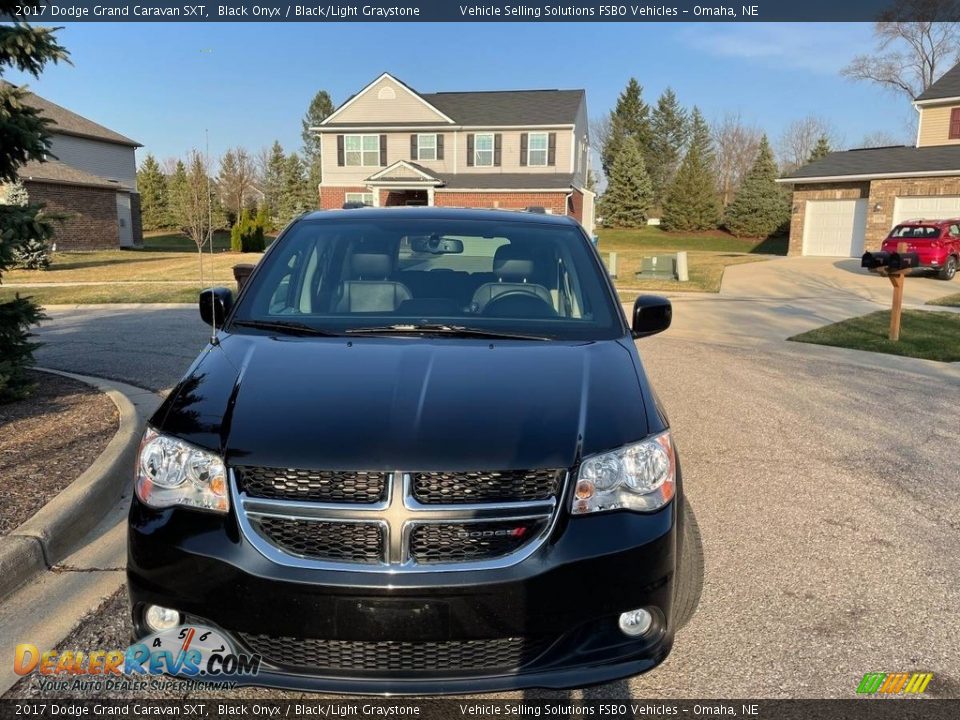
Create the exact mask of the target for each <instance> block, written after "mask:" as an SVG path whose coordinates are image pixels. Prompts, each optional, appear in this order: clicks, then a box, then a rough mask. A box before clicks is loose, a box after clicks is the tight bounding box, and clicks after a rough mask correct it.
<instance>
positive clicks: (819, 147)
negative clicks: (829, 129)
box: [807, 135, 833, 165]
mask: <svg viewBox="0 0 960 720" xmlns="http://www.w3.org/2000/svg"><path fill="white" fill-rule="evenodd" d="M832 152H833V149H832V148H831V147H830V140H829V139H828V138H827V136H826V135H821V136H820V139H819V140H817V144H816V145H815V146H814V148H813V150H811V151H810V157H809V158H808V159H807V164H808V165H809V164H810V163H812V162H816V161H817V160H822V159H823V158H825V157H826V156H827V155H829V154H830V153H832Z"/></svg>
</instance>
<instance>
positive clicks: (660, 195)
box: [646, 88, 690, 208]
mask: <svg viewBox="0 0 960 720" xmlns="http://www.w3.org/2000/svg"><path fill="white" fill-rule="evenodd" d="M689 136H690V123H689V121H688V119H687V111H686V110H684V109H683V108H682V107H681V106H680V103H679V102H678V101H677V96H676V93H674V92H673V90H671V89H670V88H667V89H666V90H664V91H663V94H662V95H661V96H660V99H659V100H658V101H657V106H656V107H655V108H654V109H653V113H651V115H650V152H649V154H648V155H647V157H646V161H647V170H648V172H649V173H650V182H651V183H652V184H653V205H654V207H655V208H661V207H662V206H663V202H664V199H665V198H666V195H667V190H668V189H669V188H670V184H671V183H672V182H673V178H674V176H675V175H676V174H677V169H678V168H679V167H680V161H681V160H682V159H683V154H684V153H683V151H684V148H685V147H686V145H687V140H688V138H689Z"/></svg>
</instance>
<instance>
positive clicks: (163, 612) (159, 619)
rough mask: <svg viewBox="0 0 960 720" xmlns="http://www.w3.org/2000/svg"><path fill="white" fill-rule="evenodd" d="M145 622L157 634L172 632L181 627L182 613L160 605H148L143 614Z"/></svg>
mask: <svg viewBox="0 0 960 720" xmlns="http://www.w3.org/2000/svg"><path fill="white" fill-rule="evenodd" d="M143 621H144V622H145V623H146V624H147V627H148V628H150V630H152V631H153V632H155V633H159V632H163V631H164V630H172V629H173V628H175V627H177V626H178V625H180V613H178V612H177V611H176V610H171V609H170V608H165V607H160V606H159V605H148V606H147V611H146V612H145V613H144V614H143Z"/></svg>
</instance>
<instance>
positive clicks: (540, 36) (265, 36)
mask: <svg viewBox="0 0 960 720" xmlns="http://www.w3.org/2000/svg"><path fill="white" fill-rule="evenodd" d="M60 38H61V41H62V42H63V43H64V44H65V45H66V46H67V48H68V49H69V50H70V52H71V54H72V59H73V63H74V64H73V66H69V65H67V66H59V67H54V68H52V69H50V70H48V71H47V72H46V73H44V75H43V76H42V77H41V79H40V80H39V81H35V82H31V83H30V84H31V86H32V88H33V89H34V90H35V91H36V92H38V93H39V94H40V95H43V96H44V97H47V98H48V99H50V100H52V101H54V102H56V103H59V104H61V105H64V106H66V107H68V108H70V109H71V110H74V111H76V112H79V113H80V114H82V115H85V116H87V117H89V118H91V119H93V120H96V121H97V122H100V123H102V124H104V125H107V126H108V127H111V128H113V129H115V130H117V131H119V132H122V133H124V134H126V135H128V136H130V137H133V138H134V139H136V140H139V141H140V142H142V143H143V144H144V145H145V146H146V147H145V148H144V149H143V150H141V151H139V153H138V158H139V159H142V158H143V157H144V156H145V154H146V152H148V151H149V152H152V153H153V154H154V155H156V156H157V157H158V158H160V159H161V160H163V159H165V158H168V157H172V156H177V155H182V154H184V153H185V152H186V151H188V150H189V149H190V148H192V147H198V148H200V149H202V148H203V144H204V129H209V133H210V151H211V154H212V155H214V156H219V155H220V154H221V153H222V152H223V151H224V150H226V149H227V148H228V147H231V146H235V145H242V146H244V147H247V148H248V149H250V150H251V151H256V150H257V149H259V148H261V147H263V146H265V145H268V144H270V143H272V142H273V140H274V139H278V140H280V142H281V143H282V144H283V146H284V147H285V148H287V149H295V148H298V147H299V146H300V120H301V118H302V116H303V113H304V111H305V110H306V107H307V104H308V103H309V101H310V98H311V97H312V96H313V94H314V92H316V91H317V90H318V89H326V90H327V91H328V92H329V93H330V94H331V96H332V97H333V100H334V102H335V103H340V102H342V101H343V100H344V99H346V98H347V97H348V96H349V95H350V94H352V93H354V92H356V91H357V90H359V89H360V88H361V87H363V86H364V85H365V84H366V83H367V82H369V81H370V80H372V79H373V78H375V77H376V76H377V75H379V74H380V73H381V72H383V71H384V70H386V71H389V72H391V73H392V74H394V75H395V76H397V77H398V78H400V79H401V80H403V81H405V82H407V83H408V84H410V85H412V86H413V87H414V88H416V89H419V90H421V91H423V92H431V91H439V90H491V89H520V88H553V87H557V88H585V89H586V90H587V102H588V106H589V111H590V114H591V116H596V115H599V114H601V113H602V112H605V111H607V110H609V109H610V108H611V107H612V106H613V104H614V103H615V101H616V98H617V95H618V93H619V92H620V91H621V90H622V88H623V86H624V84H625V83H626V81H627V79H628V78H629V77H630V76H631V75H632V76H635V77H636V78H637V79H638V80H639V81H640V83H641V84H642V85H643V86H644V96H645V98H646V100H647V101H648V102H651V103H653V102H655V100H656V97H657V96H658V95H659V93H660V92H661V91H662V90H663V89H664V88H665V87H667V86H668V85H669V86H672V87H673V88H674V90H675V91H676V92H677V94H678V96H679V99H680V101H681V102H682V103H684V104H685V105H693V104H697V105H699V106H700V108H701V109H702V110H703V112H704V114H705V115H706V117H707V118H708V120H712V119H715V118H719V117H721V116H722V115H724V114H725V113H727V112H739V113H740V114H741V116H742V118H743V119H744V120H745V121H746V122H748V123H751V124H755V125H757V126H759V127H761V128H762V129H764V130H766V131H767V132H768V133H769V134H770V135H771V138H772V139H773V140H775V139H776V137H777V136H778V135H779V134H780V133H781V132H782V130H783V129H784V127H786V126H787V125H788V124H789V123H790V121H791V120H794V119H797V118H801V117H803V116H806V115H809V114H814V115H818V116H821V117H823V118H825V119H826V120H828V121H829V122H830V123H832V125H833V126H834V127H835V129H836V132H837V134H838V136H839V137H840V138H842V140H843V142H844V143H845V144H846V145H848V146H850V145H857V144H858V143H859V142H860V140H861V139H862V138H863V137H864V136H865V135H866V134H868V133H871V132H875V131H885V132H886V133H889V134H891V135H893V136H895V137H897V138H902V139H903V140H907V141H909V129H908V128H909V123H910V122H911V121H912V118H913V110H912V109H911V108H910V107H909V104H908V103H907V102H905V101H904V100H903V99H901V98H898V97H895V96H893V95H891V94H890V93H888V92H885V91H882V90H880V89H876V88H873V87H871V86H868V85H864V84H857V83H852V82H850V81H848V80H845V79H843V78H841V77H840V75H839V70H840V68H841V67H843V65H844V64H846V63H847V62H848V61H849V60H850V58H851V57H852V56H853V55H855V54H856V53H858V52H863V51H866V50H869V49H870V48H871V46H872V38H871V25H870V24H869V23H855V24H831V23H819V24H797V23H782V24H769V25H767V24H750V23H743V24H728V23H717V24H689V23H673V24H644V23H620V24H605V23H583V24H571V23H557V24H514V23H501V24H495V23H484V24H480V23H477V24H473V23H462V24H457V25H440V24H430V23H423V24H412V23H395V24H387V23H383V24H379V23H360V24H340V25H336V26H334V25H327V24H320V23H316V24H312V23H290V24H258V23H218V24H199V23H197V24H193V23H183V24H176V23H169V24H166V23H128V24H123V23H74V24H72V25H68V26H67V27H66V29H64V30H62V31H61V35H60ZM7 77H8V79H9V80H11V81H13V82H23V81H25V78H23V77H22V76H18V75H16V74H10V75H8V76H7Z"/></svg>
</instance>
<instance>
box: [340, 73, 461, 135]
mask: <svg viewBox="0 0 960 720" xmlns="http://www.w3.org/2000/svg"><path fill="white" fill-rule="evenodd" d="M385 89H390V90H392V91H393V95H394V97H393V99H388V98H381V97H380V92H381V91H382V90H385ZM333 121H334V122H337V123H365V124H370V125H376V124H377V123H397V122H410V123H423V122H437V123H448V122H449V120H447V119H446V118H444V117H443V116H442V115H440V114H439V113H438V112H437V111H436V110H433V109H432V108H430V106H429V105H427V104H425V103H424V101H423V100H421V99H420V98H419V97H418V96H417V95H415V94H413V93H412V92H410V90H408V89H407V88H405V87H404V86H403V85H401V84H400V83H397V82H394V81H393V80H391V79H390V78H381V79H380V80H378V81H377V82H375V83H374V84H373V85H372V86H370V88H369V89H368V90H367V92H365V93H364V94H363V95H362V96H360V97H358V98H356V99H355V100H353V101H352V104H350V105H349V107H344V108H343V110H342V111H341V112H340V113H339V114H338V115H337V116H336V117H335V118H333Z"/></svg>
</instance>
